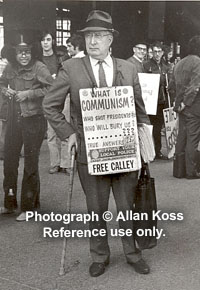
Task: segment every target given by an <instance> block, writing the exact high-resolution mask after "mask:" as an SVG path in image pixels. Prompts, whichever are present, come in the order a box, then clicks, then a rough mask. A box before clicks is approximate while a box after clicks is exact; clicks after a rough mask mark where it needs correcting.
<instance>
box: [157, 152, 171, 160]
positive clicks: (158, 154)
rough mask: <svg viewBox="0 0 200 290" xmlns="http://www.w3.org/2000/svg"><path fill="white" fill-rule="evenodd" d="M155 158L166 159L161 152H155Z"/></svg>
mask: <svg viewBox="0 0 200 290" xmlns="http://www.w3.org/2000/svg"><path fill="white" fill-rule="evenodd" d="M156 159H161V160H168V158H167V157H166V156H164V155H163V154H162V153H161V152H160V153H157V154H156Z"/></svg>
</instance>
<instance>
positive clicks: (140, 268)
mask: <svg viewBox="0 0 200 290" xmlns="http://www.w3.org/2000/svg"><path fill="white" fill-rule="evenodd" d="M128 264H130V265H131V266H132V267H133V268H134V270H135V272H137V273H139V274H148V273H149V272H150V268H149V266H148V265H147V263H146V262H145V261H144V260H143V259H141V260H139V261H138V262H136V263H130V262H128Z"/></svg>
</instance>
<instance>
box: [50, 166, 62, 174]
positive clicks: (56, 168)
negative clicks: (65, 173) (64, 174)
mask: <svg viewBox="0 0 200 290" xmlns="http://www.w3.org/2000/svg"><path fill="white" fill-rule="evenodd" d="M59 171H60V167H59V166H54V167H51V168H50V169H49V174H54V173H57V172H59Z"/></svg>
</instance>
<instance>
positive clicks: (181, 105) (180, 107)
mask: <svg viewBox="0 0 200 290" xmlns="http://www.w3.org/2000/svg"><path fill="white" fill-rule="evenodd" d="M184 109H185V104H184V103H183V102H181V104H180V106H179V107H178V112H179V113H180V112H182V111H183V110H184Z"/></svg>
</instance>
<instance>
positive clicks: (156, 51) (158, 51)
mask: <svg viewBox="0 0 200 290" xmlns="http://www.w3.org/2000/svg"><path fill="white" fill-rule="evenodd" d="M162 52H163V51H162V50H153V53H159V54H160V53H162Z"/></svg>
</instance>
